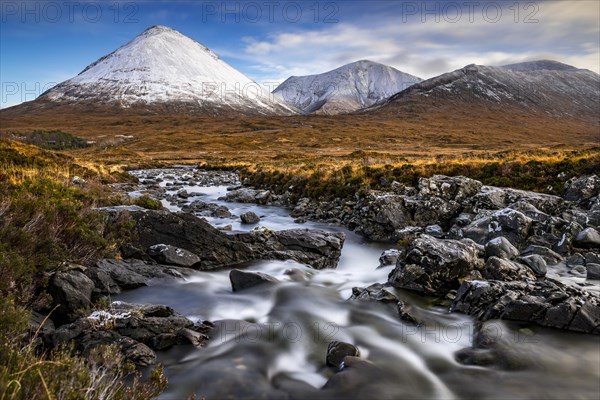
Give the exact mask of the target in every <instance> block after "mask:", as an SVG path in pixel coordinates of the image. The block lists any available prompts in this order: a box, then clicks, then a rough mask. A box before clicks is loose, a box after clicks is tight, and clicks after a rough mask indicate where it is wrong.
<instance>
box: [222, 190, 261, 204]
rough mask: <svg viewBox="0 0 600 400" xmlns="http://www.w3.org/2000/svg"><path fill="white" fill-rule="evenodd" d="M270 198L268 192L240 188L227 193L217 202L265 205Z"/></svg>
mask: <svg viewBox="0 0 600 400" xmlns="http://www.w3.org/2000/svg"><path fill="white" fill-rule="evenodd" d="M269 197H270V192H269V191H268V190H256V189H250V188H241V189H237V190H232V191H230V192H228V193H227V194H226V195H225V197H223V198H221V199H219V200H225V201H230V202H235V203H258V204H266V203H267V202H268V199H269Z"/></svg>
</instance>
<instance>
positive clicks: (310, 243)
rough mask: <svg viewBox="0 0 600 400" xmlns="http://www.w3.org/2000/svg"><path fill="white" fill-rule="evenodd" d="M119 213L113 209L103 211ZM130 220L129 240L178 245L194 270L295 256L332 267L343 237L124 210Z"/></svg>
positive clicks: (143, 245)
mask: <svg viewBox="0 0 600 400" xmlns="http://www.w3.org/2000/svg"><path fill="white" fill-rule="evenodd" d="M106 211H107V212H109V213H113V214H114V213H119V212H121V211H122V210H116V211H115V210H114V208H111V209H107V210H106ZM125 212H128V213H129V215H130V216H131V217H132V218H133V220H134V221H135V228H134V235H133V236H134V238H135V239H134V240H133V241H132V243H131V244H130V245H131V246H132V247H135V248H138V249H148V248H150V247H152V246H154V245H157V244H162V245H167V246H172V247H175V248H179V249H183V250H185V251H187V252H189V253H192V254H193V255H196V256H197V257H198V258H199V260H200V261H199V262H196V263H194V264H193V267H194V268H195V269H199V270H212V269H215V268H222V267H231V266H235V265H237V264H241V263H244V262H247V261H252V260H257V259H265V260H266V259H275V260H295V261H298V262H300V263H304V264H307V265H309V266H311V267H313V268H318V269H320V268H335V267H336V265H337V262H338V259H339V257H340V254H341V250H342V246H343V243H344V239H345V236H344V234H342V233H327V232H324V231H318V230H307V229H292V230H287V231H280V232H271V231H268V230H263V229H257V230H255V231H253V232H250V233H240V234H234V235H227V234H225V233H223V232H222V231H220V230H218V229H216V228H214V227H213V226H211V225H210V224H209V223H208V222H206V221H204V220H202V219H199V218H197V217H195V216H194V215H190V214H185V213H171V212H168V211H152V210H138V209H126V210H125Z"/></svg>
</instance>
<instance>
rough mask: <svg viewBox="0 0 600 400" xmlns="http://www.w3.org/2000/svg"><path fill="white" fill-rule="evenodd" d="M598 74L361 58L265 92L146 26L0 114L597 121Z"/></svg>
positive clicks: (196, 47) (540, 65)
mask: <svg viewBox="0 0 600 400" xmlns="http://www.w3.org/2000/svg"><path fill="white" fill-rule="evenodd" d="M599 93H600V75H598V74H597V73H594V72H592V71H588V70H583V69H578V68H575V67H572V66H569V65H565V64H561V63H558V62H555V61H547V60H542V61H533V62H525V63H520V64H512V65H505V66H501V67H491V66H480V65H468V66H466V67H464V68H461V69H459V70H456V71H453V72H449V73H445V74H442V75H440V76H437V77H434V78H431V79H427V80H424V81H423V80H422V79H421V78H418V77H415V76H412V75H410V74H407V73H404V72H402V71H398V70H397V69H394V68H392V67H390V66H386V65H383V64H379V63H375V62H372V61H368V60H361V61H357V62H354V63H350V64H346V65H344V66H342V67H339V68H337V69H334V70H332V71H329V72H325V73H323V74H318V75H310V76H300V77H296V76H293V77H290V78H288V79H287V80H286V81H285V82H283V83H282V84H281V85H280V86H279V87H277V88H276V89H275V90H274V91H273V93H268V92H267V91H265V90H264V89H263V88H262V87H261V85H259V84H258V83H256V82H254V81H253V80H251V79H250V78H248V77H247V76H245V75H244V74H242V73H241V72H239V71H237V70H236V69H235V68H233V67H232V66H230V65H229V64H227V63H225V62H224V61H223V60H221V59H219V57H217V56H216V55H215V54H214V53H213V52H211V51H210V50H209V49H208V48H207V47H205V46H204V45H202V44H200V43H199V42H197V41H195V40H193V39H191V38H189V37H187V36H185V35H183V34H181V33H179V32H177V31H175V30H173V29H170V28H168V27H164V26H154V27H151V28H149V29H147V30H145V31H144V32H142V33H141V34H140V35H138V36H136V37H135V38H134V39H133V40H131V41H130V42H129V43H127V44H125V45H123V46H122V47H120V48H118V49H117V50H115V51H114V52H112V53H110V54H108V55H106V56H104V57H102V58H100V59H99V60H97V61H95V62H93V63H92V64H90V65H89V66H88V67H86V68H85V69H84V70H83V71H82V72H81V73H80V74H78V75H77V76H75V77H73V78H71V79H69V80H67V81H65V82H62V83H60V84H58V85H56V86H55V87H53V88H52V89H50V90H48V91H47V92H45V93H43V94H42V95H41V96H39V97H38V98H37V99H36V100H34V101H31V102H26V103H23V104H21V105H18V106H14V107H10V108H8V109H4V110H1V111H0V116H6V115H19V114H31V113H35V112H39V111H40V110H45V111H46V112H48V111H50V112H52V113H60V112H61V110H62V111H64V110H69V111H73V110H78V111H90V112H91V111H94V112H97V111H100V112H110V113H118V112H120V111H127V112H128V113H132V112H133V113H136V112H137V113H146V114H168V113H182V114H199V115H206V116H215V115H231V114H241V115H257V116H261V115H263V116H275V115H293V114H326V115H335V114H345V113H354V112H359V113H361V114H365V113H367V114H372V115H378V116H381V115H387V116H392V117H401V118H405V117H406V118H409V117H411V116H414V115H415V113H420V114H427V113H428V112H430V111H431V110H438V111H439V110H440V109H443V110H445V111H444V112H447V113H453V112H454V113H462V112H471V113H473V112H486V110H490V109H491V110H494V111H495V112H500V113H501V112H513V111H514V112H518V113H521V114H523V113H525V114H527V113H534V114H537V115H552V116H558V117H569V118H574V119H578V120H584V121H588V122H591V123H593V124H598V110H599V109H600V100H599V98H600V96H599Z"/></svg>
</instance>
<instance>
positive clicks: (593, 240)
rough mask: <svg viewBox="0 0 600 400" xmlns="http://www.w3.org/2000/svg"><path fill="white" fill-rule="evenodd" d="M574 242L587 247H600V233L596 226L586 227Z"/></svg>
mask: <svg viewBox="0 0 600 400" xmlns="http://www.w3.org/2000/svg"><path fill="white" fill-rule="evenodd" d="M573 244H574V245H575V246H576V247H581V248H586V249H600V233H598V231H597V230H595V229H594V228H585V229H584V230H583V231H581V232H579V234H578V235H577V236H576V237H575V240H574V241H573Z"/></svg>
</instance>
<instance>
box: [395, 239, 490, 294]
mask: <svg viewBox="0 0 600 400" xmlns="http://www.w3.org/2000/svg"><path fill="white" fill-rule="evenodd" d="M478 255H479V249H478V248H477V246H475V244H474V243H468V242H466V243H465V242H461V241H458V240H451V239H446V240H444V239H436V238H434V237H431V236H428V235H422V236H420V237H419V238H417V239H416V240H414V241H413V242H412V244H411V245H410V247H409V249H408V251H407V255H406V257H405V258H404V260H401V261H399V262H398V264H397V265H396V268H395V269H394V270H393V271H392V272H391V273H390V275H389V277H388V282H389V283H390V284H391V285H392V286H394V287H399V288H404V289H409V290H415V291H419V292H423V293H428V294H434V295H436V294H437V295H445V294H446V293H447V292H448V291H450V290H452V289H457V288H458V287H459V286H460V281H461V280H463V279H469V278H470V277H472V276H473V274H475V276H478V274H479V272H478V270H480V269H481V267H482V266H483V260H482V259H480V258H479V256H478Z"/></svg>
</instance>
